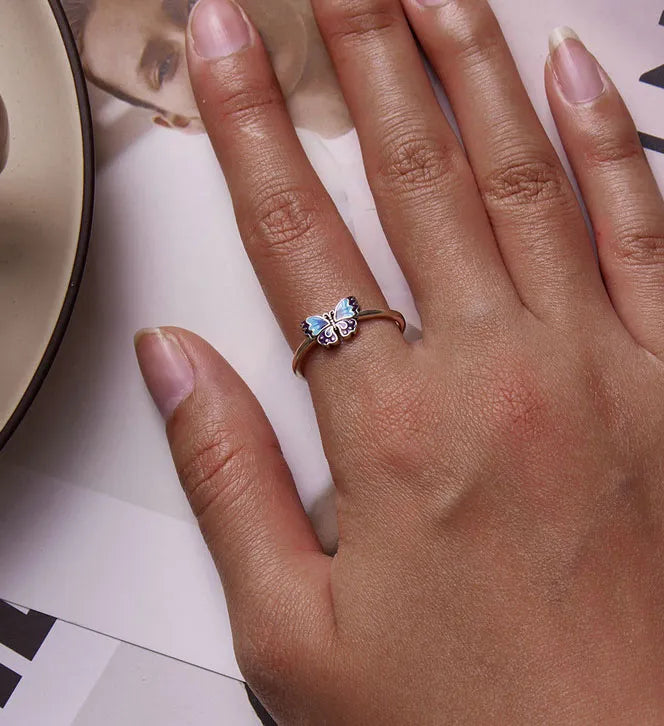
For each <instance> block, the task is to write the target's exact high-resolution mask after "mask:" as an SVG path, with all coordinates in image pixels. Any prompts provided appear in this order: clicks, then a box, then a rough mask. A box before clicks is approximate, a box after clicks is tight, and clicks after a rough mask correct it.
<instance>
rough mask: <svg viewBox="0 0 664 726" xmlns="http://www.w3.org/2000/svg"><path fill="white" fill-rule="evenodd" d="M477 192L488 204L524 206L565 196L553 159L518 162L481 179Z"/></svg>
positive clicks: (560, 174)
mask: <svg viewBox="0 0 664 726" xmlns="http://www.w3.org/2000/svg"><path fill="white" fill-rule="evenodd" d="M480 192H481V194H482V198H483V199H484V202H485V204H487V205H488V204H509V205H516V206H525V205H531V204H538V203H541V202H550V201H559V200H562V199H565V198H566V197H567V183H566V178H565V176H564V172H563V170H562V169H561V168H560V166H559V164H557V163H556V162H554V161H550V160H536V161H520V162H517V163H513V164H510V165H509V166H507V167H506V168H502V169H498V170H496V171H494V172H492V173H491V174H489V175H488V176H487V177H486V178H485V179H484V180H480Z"/></svg>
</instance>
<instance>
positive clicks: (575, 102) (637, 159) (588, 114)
mask: <svg viewBox="0 0 664 726" xmlns="http://www.w3.org/2000/svg"><path fill="white" fill-rule="evenodd" d="M546 87H547V93H548V97H549V103H550V105H551V109H552V111H553V115H554V117H555V120H556V124H557V126H558V130H559V132H560V136H561V138H562V141H563V143H564V145H565V149H566V150H567V155H568V157H569V160H570V162H571V164H572V167H573V168H574V172H575V174H576V178H577V179H578V182H579V186H580V187H581V191H582V192H583V197H584V200H585V202H586V206H587V208H588V212H589V214H590V218H591V221H592V224H593V227H594V230H595V235H596V239H597V247H598V254H599V259H600V265H601V268H602V272H603V275H604V280H605V282H606V286H607V289H608V291H609V294H610V296H611V299H612V301H613V305H614V307H615V309H616V311H617V312H618V315H619V316H620V318H621V319H622V321H623V323H624V324H625V326H626V327H627V329H628V330H629V331H630V332H631V334H632V335H633V337H634V338H635V339H636V340H637V341H638V342H639V343H640V344H641V345H642V346H643V347H645V348H647V349H648V350H650V351H651V352H652V353H655V354H656V355H658V356H664V202H663V201H662V194H661V192H660V190H659V188H658V187H657V183H656V182H655V179H654V177H653V175H652V171H651V170H650V167H649V165H648V162H647V160H646V157H645V154H644V151H643V148H642V146H641V143H640V141H639V137H638V134H637V131H636V128H635V126H634V122H633V121H632V118H631V116H630V115H629V112H628V110H627V108H626V107H625V104H624V103H623V100H622V99H621V97H620V94H619V93H618V91H617V90H616V88H615V86H614V85H613V83H612V82H611V80H610V79H609V78H608V76H607V75H606V73H604V71H603V70H602V69H601V68H600V67H599V65H598V64H597V61H596V60H595V59H594V58H593V56H592V55H591V54H590V53H588V51H587V50H586V49H585V47H584V46H583V44H582V43H581V42H580V41H579V40H578V38H577V37H576V36H575V35H573V34H572V32H571V31H569V30H566V31H565V32H557V33H555V34H554V35H552V53H551V59H550V61H549V63H548V64H547V68H546Z"/></svg>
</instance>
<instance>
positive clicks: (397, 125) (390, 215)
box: [313, 0, 516, 334]
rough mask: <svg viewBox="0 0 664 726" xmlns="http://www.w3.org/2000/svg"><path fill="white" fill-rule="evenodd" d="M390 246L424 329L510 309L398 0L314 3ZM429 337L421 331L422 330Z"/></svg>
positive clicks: (503, 279)
mask: <svg viewBox="0 0 664 726" xmlns="http://www.w3.org/2000/svg"><path fill="white" fill-rule="evenodd" d="M313 7H314V12H315V15H316V19H317V21H318V24H319V26H320V29H321V34H322V35H323V38H324V40H325V42H326V44H327V47H328V49H329V51H330V54H331V56H332V60H333V62H334V64H335V67H336V69H337V73H338V75H339V79H340V82H341V86H342V89H343V92H344V96H345V97H346V101H347V103H348V105H349V108H350V111H351V116H352V117H353V120H354V122H355V124H356V127H357V130H358V134H359V138H360V143H361V145H362V152H363V157H364V162H365V166H366V170H367V176H368V179H369V183H370V185H371V188H372V191H373V194H374V198H375V200H376V207H377V211H378V214H379V216H380V219H381V222H382V225H383V228H384V230H385V233H386V235H387V238H388V239H389V241H390V245H391V246H392V249H393V250H394V253H395V255H396V257H397V259H398V261H399V263H400V265H401V267H402V268H403V270H404V272H405V274H406V277H407V279H408V281H409V283H410V286H411V288H412V289H413V292H414V294H415V299H416V302H417V306H418V309H419V311H420V314H421V316H422V319H423V321H424V323H425V327H426V321H427V319H429V318H439V319H440V318H444V319H445V320H446V321H447V323H448V324H449V323H450V322H451V321H453V320H455V319H457V320H458V319H459V318H460V317H464V316H465V315H466V314H467V312H468V311H469V310H470V309H474V308H476V307H477V306H478V305H480V306H481V307H485V306H491V307H492V308H498V309H503V308H504V306H505V305H506V304H508V301H511V302H513V303H515V302H516V296H515V295H514V290H513V287H512V284H511V282H510V280H509V277H508V275H507V272H506V270H505V267H504V265H503V262H502V260H501V258H500V254H499V252H498V249H497V248H496V244H495V240H494V237H493V233H492V231H491V227H490V224H489V221H488V219H487V216H486V213H485V210H484V208H483V206H482V201H481V199H480V197H479V194H478V191H477V187H476V184H475V180H474V178H473V174H472V172H471V169H470V167H469V166H468V163H467V161H466V158H465V155H464V153H463V150H462V148H461V145H460V144H459V142H458V140H457V139H456V137H455V135H454V133H453V131H452V129H451V128H450V126H449V124H447V122H446V121H445V118H444V116H443V114H442V112H441V109H440V106H439V105H438V102H437V101H436V99H435V96H434V93H433V89H432V86H431V83H430V82H429V79H428V77H427V75H426V72H425V69H424V65H423V63H422V61H421V59H420V57H419V55H418V52H417V47H416V45H415V42H414V40H413V37H412V35H411V33H410V31H409V29H408V25H407V23H406V19H405V17H404V15H403V11H402V9H401V6H400V4H399V2H398V0H336V1H335V2H327V1H326V0H315V1H314V3H313ZM425 334H426V330H425Z"/></svg>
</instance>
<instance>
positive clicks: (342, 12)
mask: <svg viewBox="0 0 664 726" xmlns="http://www.w3.org/2000/svg"><path fill="white" fill-rule="evenodd" d="M326 5H327V9H326V10H325V12H324V15H322V16H321V21H322V22H321V24H322V25H323V27H324V30H325V33H326V35H327V37H328V39H329V41H331V42H339V41H341V42H351V43H352V42H355V41H360V42H365V41H366V38H367V36H380V35H382V34H384V33H385V32H390V31H391V30H392V28H394V27H395V25H396V24H397V22H398V21H399V20H400V15H399V13H398V12H397V10H396V5H395V3H394V1H393V0H361V2H357V1H356V2H350V1H349V0H346V1H345V2H335V3H327V4H326Z"/></svg>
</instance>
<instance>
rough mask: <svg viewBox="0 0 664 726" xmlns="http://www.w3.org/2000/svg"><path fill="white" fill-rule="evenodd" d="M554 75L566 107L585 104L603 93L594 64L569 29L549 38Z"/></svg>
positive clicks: (558, 30) (600, 78) (560, 30)
mask: <svg viewBox="0 0 664 726" xmlns="http://www.w3.org/2000/svg"><path fill="white" fill-rule="evenodd" d="M549 57H550V58H551V64H552V66H553V74H554V76H555V77H556V80H557V82H558V85H559V86H560V89H561V91H562V93H563V96H564V97H565V98H566V99H567V101H568V102H569V103H573V104H578V103H588V102H589V101H593V100H594V99H596V98H598V97H599V96H601V95H602V93H604V90H605V88H604V80H603V79H602V76H601V74H600V71H599V66H598V64H597V61H596V60H595V59H594V58H593V56H592V55H591V54H590V53H589V52H588V51H587V50H586V47H585V45H583V43H582V42H581V41H580V40H579V36H578V35H577V34H576V33H575V32H574V31H573V30H572V29H571V28H564V27H561V28H556V29H555V30H554V31H553V32H552V33H551V35H550V36H549Z"/></svg>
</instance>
